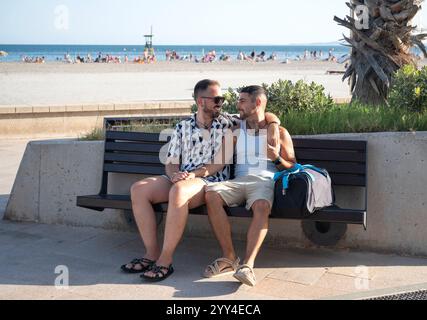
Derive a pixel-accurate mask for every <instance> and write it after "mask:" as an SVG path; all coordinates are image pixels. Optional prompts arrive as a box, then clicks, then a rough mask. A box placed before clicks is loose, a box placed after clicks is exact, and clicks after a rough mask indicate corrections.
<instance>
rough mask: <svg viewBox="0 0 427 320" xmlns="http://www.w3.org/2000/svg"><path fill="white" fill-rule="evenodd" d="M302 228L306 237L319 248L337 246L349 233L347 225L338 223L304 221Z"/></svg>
mask: <svg viewBox="0 0 427 320" xmlns="http://www.w3.org/2000/svg"><path fill="white" fill-rule="evenodd" d="M301 227H302V230H303V232H304V234H305V236H306V237H307V238H308V239H309V240H310V241H311V242H313V243H314V244H316V245H319V246H334V245H336V244H337V243H338V241H340V240H341V239H342V237H343V236H344V234H345V233H346V231H347V224H346V223H337V222H319V221H312V220H303V221H301Z"/></svg>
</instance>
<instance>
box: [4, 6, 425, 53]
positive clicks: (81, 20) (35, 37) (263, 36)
mask: <svg viewBox="0 0 427 320" xmlns="http://www.w3.org/2000/svg"><path fill="white" fill-rule="evenodd" d="M345 2H346V0H304V1H297V0H262V1H253V0H216V1H203V0H197V1H196V0H179V1H178V0H161V1H153V0H150V1H147V0H126V1H118V0H37V1H34V0H0V44H111V45H113V44H117V45H121V44H144V43H145V42H144V38H143V35H144V34H146V33H149V32H150V27H151V26H153V29H154V32H153V33H154V36H155V37H154V44H157V45H162V44H169V45H178V44H182V45H185V44H187V45H188V44H222V45H242V44H253V45H256V44H259V45H267V44H270V45H285V44H309V43H323V42H336V41H338V40H340V39H341V38H342V34H343V33H347V31H346V29H345V28H343V27H340V26H338V25H337V24H336V23H335V22H334V21H333V17H334V15H337V16H339V17H341V18H343V17H344V16H345V15H347V14H348V13H349V9H348V8H347V6H346V5H345ZM424 5H425V6H427V2H426V3H425V4H424ZM416 20H417V21H421V22H422V23H423V25H424V28H426V27H427V9H424V10H422V11H421V13H420V16H419V18H418V19H416Z"/></svg>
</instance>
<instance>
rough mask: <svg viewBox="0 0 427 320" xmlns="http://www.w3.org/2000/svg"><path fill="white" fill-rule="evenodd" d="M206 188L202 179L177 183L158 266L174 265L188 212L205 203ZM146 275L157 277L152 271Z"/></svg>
mask: <svg viewBox="0 0 427 320" xmlns="http://www.w3.org/2000/svg"><path fill="white" fill-rule="evenodd" d="M205 186H206V183H205V182H204V181H203V180H202V179H198V178H196V179H192V180H184V181H180V182H177V183H175V185H174V186H173V187H172V189H171V190H170V192H169V206H168V213H167V216H166V226H165V237H164V242H163V248H162V252H161V254H160V257H159V258H158V259H157V262H156V264H157V265H158V266H163V267H169V265H170V264H172V261H173V254H174V252H175V250H176V247H177V246H178V244H179V242H180V240H181V238H182V235H183V233H184V229H185V225H186V223H187V218H188V210H189V209H192V208H197V207H199V206H201V205H203V204H204V203H205ZM144 275H145V276H148V277H154V276H155V274H154V273H153V272H151V271H148V272H146V273H145V274H144Z"/></svg>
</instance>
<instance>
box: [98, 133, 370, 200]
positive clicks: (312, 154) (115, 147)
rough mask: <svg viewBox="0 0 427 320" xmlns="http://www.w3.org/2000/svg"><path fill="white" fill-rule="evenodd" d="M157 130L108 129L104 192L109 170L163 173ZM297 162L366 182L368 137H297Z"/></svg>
mask: <svg viewBox="0 0 427 320" xmlns="http://www.w3.org/2000/svg"><path fill="white" fill-rule="evenodd" d="M159 138H160V135H159V134H158V133H142V132H119V131H107V132H106V139H105V153H104V169H103V171H104V175H103V183H102V188H101V193H104V194H105V193H106V192H107V181H108V173H109V172H114V173H130V174H145V175H161V174H164V173H165V169H164V165H163V164H162V163H161V162H160V159H159V152H160V150H161V148H162V147H163V146H164V145H165V144H166V143H167V142H166V141H159ZM293 142H294V148H295V154H296V158H297V161H298V163H301V164H313V165H316V166H319V167H321V168H325V169H326V170H328V172H329V174H330V176H331V179H332V183H333V184H334V185H342V186H358V187H365V186H366V173H367V169H366V159H367V152H366V151H367V150H366V141H352V140H319V139H311V138H294V139H293Z"/></svg>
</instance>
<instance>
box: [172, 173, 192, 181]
mask: <svg viewBox="0 0 427 320" xmlns="http://www.w3.org/2000/svg"><path fill="white" fill-rule="evenodd" d="M194 178H196V175H195V174H194V172H188V171H184V172H177V173H175V174H174V175H173V176H172V178H171V181H172V183H177V182H179V181H183V180H191V179H194Z"/></svg>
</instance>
